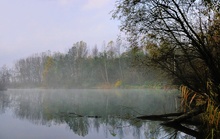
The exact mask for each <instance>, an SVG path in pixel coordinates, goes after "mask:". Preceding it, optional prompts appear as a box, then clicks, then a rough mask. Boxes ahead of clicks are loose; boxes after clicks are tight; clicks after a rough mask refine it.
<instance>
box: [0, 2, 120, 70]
mask: <svg viewBox="0 0 220 139" xmlns="http://www.w3.org/2000/svg"><path fill="white" fill-rule="evenodd" d="M114 4H115V0H0V66H2V65H3V64H6V65H8V64H9V65H10V64H12V63H13V62H15V61H16V60H18V59H19V58H25V57H27V56H30V55H32V54H34V53H39V52H45V51H47V50H51V51H52V52H54V51H59V52H65V51H67V50H68V49H69V48H71V46H72V45H73V43H75V42H77V41H80V40H83V41H85V42H87V44H88V47H90V48H91V47H93V46H94V45H95V44H97V45H98V46H101V44H102V43H103V41H106V42H108V41H110V40H115V39H116V37H117V35H118V34H119V29H118V26H119V22H118V21H115V20H112V19H111V14H110V11H111V10H113V8H114Z"/></svg>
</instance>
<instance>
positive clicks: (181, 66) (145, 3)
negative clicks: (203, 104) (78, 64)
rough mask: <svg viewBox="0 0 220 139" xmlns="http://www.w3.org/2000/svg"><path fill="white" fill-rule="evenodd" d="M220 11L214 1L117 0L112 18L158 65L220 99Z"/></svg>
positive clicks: (182, 81)
mask: <svg viewBox="0 0 220 139" xmlns="http://www.w3.org/2000/svg"><path fill="white" fill-rule="evenodd" d="M219 10H220V3H219V1H217V0H119V1H117V2H116V9H115V10H114V12H113V18H117V19H119V20H121V30H123V31H125V32H126V33H127V34H128V36H129V40H131V41H133V42H137V43H133V44H136V45H132V47H134V46H135V47H136V46H137V45H138V46H139V47H142V48H145V49H146V50H147V54H148V58H150V59H151V61H153V62H154V63H155V64H156V65H157V66H159V67H160V68H162V69H164V70H166V71H167V72H168V73H171V74H172V75H173V76H175V77H177V79H178V80H179V81H180V82H181V83H182V84H184V85H186V86H188V87H189V88H191V89H192V90H194V91H196V92H199V93H200V94H202V95H207V96H209V97H211V98H213V99H215V100H216V101H218V102H220V96H219V95H218V94H220V88H219V86H220V57H219V52H220V39H219V37H220V12H219ZM207 84H209V85H207ZM210 89H211V90H212V91H213V92H215V97H214V96H213V94H210ZM216 95H218V97H216Z"/></svg>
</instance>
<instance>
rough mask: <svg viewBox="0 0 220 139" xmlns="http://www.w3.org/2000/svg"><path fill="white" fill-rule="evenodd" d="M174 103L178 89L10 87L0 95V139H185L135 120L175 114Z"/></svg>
mask: <svg viewBox="0 0 220 139" xmlns="http://www.w3.org/2000/svg"><path fill="white" fill-rule="evenodd" d="M176 102H177V93H176V91H172V92H171V91H168V92H167V91H166V92H165V91H164V90H152V89H149V90H144V89H143V90H135V89H134V90H133V89H129V90H126V89H121V90H98V89H91V90H88V89H84V90H77V89H72V90H44V89H22V90H14V89H9V90H8V91H6V92H0V123H1V124H0V138H2V139H14V138H16V139H24V138H31V139H60V138H64V139H73V138H74V139H82V138H83V139H95V138H96V139H102V138H107V139H148V138H155V139H159V138H164V139H165V138H169V137H171V136H172V135H173V134H175V133H177V137H179V138H180V137H184V138H185V137H188V136H187V135H185V134H183V133H181V132H175V130H174V129H171V128H167V127H163V126H161V125H159V124H160V122H153V121H138V120H135V119H134V117H135V116H140V115H150V114H162V113H169V112H174V111H175V110H176V109H177V108H178V104H177V103H176ZM188 138H190V137H188Z"/></svg>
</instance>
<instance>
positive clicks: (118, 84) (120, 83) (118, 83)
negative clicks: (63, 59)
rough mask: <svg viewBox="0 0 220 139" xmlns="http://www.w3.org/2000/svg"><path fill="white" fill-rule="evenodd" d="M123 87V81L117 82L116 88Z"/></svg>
mask: <svg viewBox="0 0 220 139" xmlns="http://www.w3.org/2000/svg"><path fill="white" fill-rule="evenodd" d="M121 85H122V81H121V80H117V81H116V82H115V85H114V86H115V87H116V88H118V87H120V86H121Z"/></svg>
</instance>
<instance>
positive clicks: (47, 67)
mask: <svg viewBox="0 0 220 139" xmlns="http://www.w3.org/2000/svg"><path fill="white" fill-rule="evenodd" d="M52 66H53V58H52V57H49V56H48V57H47V59H46V62H45V64H44V70H43V85H44V86H46V81H47V78H48V73H49V71H50V69H51V67H52Z"/></svg>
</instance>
